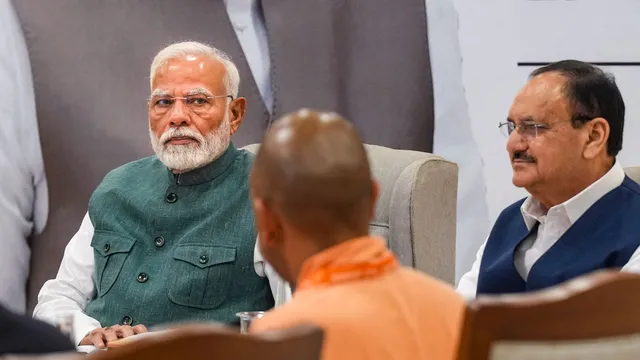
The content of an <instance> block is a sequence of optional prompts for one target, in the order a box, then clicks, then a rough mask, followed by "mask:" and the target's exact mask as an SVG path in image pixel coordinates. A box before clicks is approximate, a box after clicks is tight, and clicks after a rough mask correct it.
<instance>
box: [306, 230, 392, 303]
mask: <svg viewBox="0 0 640 360" xmlns="http://www.w3.org/2000/svg"><path fill="white" fill-rule="evenodd" d="M398 266H399V263H398V260H397V259H396V257H395V256H394V255H393V253H392V252H391V251H389V249H387V247H386V246H385V244H384V241H383V240H382V239H380V238H376V237H372V236H367V237H361V238H356V239H353V240H349V241H346V242H344V243H341V244H338V245H335V246H332V247H330V248H328V249H326V250H324V251H322V252H320V253H318V254H316V255H314V256H312V257H310V258H309V259H307V261H305V262H304V264H303V266H302V270H301V271H300V276H299V278H298V285H297V286H296V291H299V290H304V289H308V288H311V287H316V286H327V285H333V284H338V283H344V282H347V281H354V280H362V279H367V278H371V277H377V276H380V275H382V274H384V273H386V272H388V271H391V270H393V269H396V268H397V267H398Z"/></svg>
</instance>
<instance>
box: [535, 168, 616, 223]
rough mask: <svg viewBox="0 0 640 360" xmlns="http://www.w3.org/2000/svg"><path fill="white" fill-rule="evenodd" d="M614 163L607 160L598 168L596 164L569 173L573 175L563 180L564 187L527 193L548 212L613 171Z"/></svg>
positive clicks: (556, 186) (557, 186) (551, 187)
mask: <svg viewBox="0 0 640 360" xmlns="http://www.w3.org/2000/svg"><path fill="white" fill-rule="evenodd" d="M614 162H615V159H607V161H602V162H599V163H598V164H597V166H596V165H595V164H594V166H591V167H588V168H586V170H585V171H583V172H577V171H575V170H573V171H570V172H569V173H570V174H571V176H570V177H569V178H566V179H563V181H562V185H557V184H554V185H553V186H549V187H548V188H545V189H544V190H542V189H530V190H529V189H527V191H528V192H529V193H530V194H531V196H532V197H533V198H534V199H536V200H538V201H539V202H540V204H542V205H543V206H544V207H545V208H546V209H547V210H548V209H550V208H552V207H554V206H556V205H560V204H562V203H564V202H566V201H567V200H569V199H571V198H573V197H574V196H576V195H578V194H579V193H581V192H582V191H584V189H586V188H588V187H589V186H590V185H591V184H593V183H594V182H596V181H598V180H599V179H600V178H602V177H603V176H604V175H605V174H606V173H607V172H608V171H609V170H611V167H613V164H614Z"/></svg>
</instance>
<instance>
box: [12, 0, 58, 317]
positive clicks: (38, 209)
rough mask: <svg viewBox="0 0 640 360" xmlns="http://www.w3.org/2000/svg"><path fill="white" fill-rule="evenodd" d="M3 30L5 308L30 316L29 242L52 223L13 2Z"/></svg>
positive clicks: (27, 69) (28, 76) (28, 71)
mask: <svg viewBox="0 0 640 360" xmlns="http://www.w3.org/2000/svg"><path fill="white" fill-rule="evenodd" d="M0 24H2V29H0V99H2V101H0V119H2V126H0V231H1V233H0V248H1V249H2V250H0V303H2V304H3V305H4V306H6V307H7V308H8V309H9V310H11V311H14V312H17V313H20V314H24V313H25V311H26V286H27V278H28V276H29V260H30V257H31V251H30V249H29V243H28V239H29V237H30V236H31V235H32V234H33V233H39V232H41V231H42V230H43V228H44V225H45V223H46V221H47V207H48V195H47V182H46V179H45V173H44V164H43V162H42V153H41V150H40V138H39V135H38V123H37V121H36V108H35V101H34V95H33V83H32V78H31V68H30V65H29V56H28V54H27V49H26V46H25V41H24V37H23V35H22V30H21V29H20V24H19V22H18V19H17V17H16V15H15V13H14V10H13V7H12V6H11V2H10V1H9V0H0Z"/></svg>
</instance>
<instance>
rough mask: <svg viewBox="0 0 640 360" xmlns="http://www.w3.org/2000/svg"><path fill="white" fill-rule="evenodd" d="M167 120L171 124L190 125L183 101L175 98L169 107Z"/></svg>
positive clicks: (187, 110) (187, 111) (188, 114)
mask: <svg viewBox="0 0 640 360" xmlns="http://www.w3.org/2000/svg"><path fill="white" fill-rule="evenodd" d="M169 122H170V123H171V126H188V125H191V117H190V113H189V109H188V108H187V105H186V104H185V103H184V101H181V100H178V99H176V101H175V102H174V103H173V106H172V107H171V109H169Z"/></svg>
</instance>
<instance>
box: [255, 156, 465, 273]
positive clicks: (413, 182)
mask: <svg viewBox="0 0 640 360" xmlns="http://www.w3.org/2000/svg"><path fill="white" fill-rule="evenodd" d="M365 147H366V149H367V154H368V155H369V160H370V163H371V170H372V173H373V176H374V178H375V179H376V180H377V181H378V183H379V184H380V198H379V200H378V204H377V207H376V214H375V218H374V220H373V221H372V222H371V224H370V225H369V230H370V233H371V234H372V235H378V236H380V237H382V238H384V239H386V240H387V243H388V245H389V248H390V249H391V250H392V251H393V252H394V253H395V254H396V255H397V256H398V258H399V260H400V262H401V263H402V264H403V265H406V266H412V267H415V268H417V269H419V270H421V271H424V272H426V273H427V274H429V275H432V276H435V277H437V278H439V279H442V280H444V281H447V282H449V283H453V282H454V278H455V247H456V241H455V239H456V196H457V188H458V167H457V165H456V164H454V163H452V162H450V161H447V160H445V159H443V158H442V157H440V156H437V155H433V154H429V153H424V152H419V151H409V150H395V149H390V148H386V147H383V146H376V145H365ZM258 148H259V145H258V144H252V145H248V146H246V147H244V149H246V150H249V151H251V152H253V153H255V152H256V151H257V150H258Z"/></svg>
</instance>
